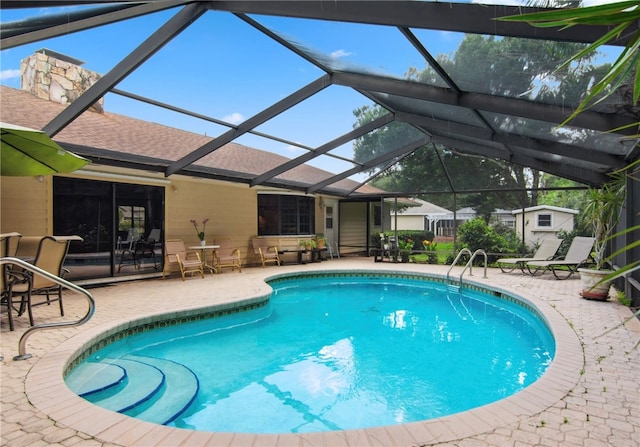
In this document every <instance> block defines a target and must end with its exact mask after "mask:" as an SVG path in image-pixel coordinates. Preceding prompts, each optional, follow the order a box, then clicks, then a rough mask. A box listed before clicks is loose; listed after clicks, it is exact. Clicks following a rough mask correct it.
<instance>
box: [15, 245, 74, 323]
mask: <svg viewBox="0 0 640 447" xmlns="http://www.w3.org/2000/svg"><path fill="white" fill-rule="evenodd" d="M21 242H22V241H21ZM69 242H70V240H69V239H66V238H61V239H58V238H56V237H55V236H45V237H42V238H40V244H39V245H38V252H37V254H36V256H35V260H34V262H33V264H34V265H35V266H36V267H39V268H41V269H42V270H44V271H46V272H48V273H51V274H53V275H55V276H58V277H62V276H63V272H64V269H63V267H62V265H63V264H64V260H65V258H66V256H67V251H68V250H69ZM16 273H17V272H16ZM23 274H24V278H25V279H24V280H22V281H19V282H15V283H13V284H12V287H11V293H10V296H9V303H10V305H12V306H13V305H14V304H20V309H19V311H18V315H22V313H23V312H24V310H25V308H26V310H27V312H28V314H29V323H30V324H31V326H33V312H32V308H33V307H35V306H40V305H43V304H47V305H50V304H51V303H52V302H54V301H58V303H59V305H60V315H61V316H64V307H63V304H62V286H61V285H60V284H58V283H56V282H54V281H52V280H51V279H49V278H46V277H44V276H42V275H39V274H37V273H33V274H32V273H23ZM15 295H17V296H20V297H21V299H20V301H16V300H15V299H14V296H15ZM37 295H44V296H46V299H45V300H43V301H40V302H36V303H34V302H33V298H34V296H37ZM52 296H56V297H55V298H54V297H52Z"/></svg>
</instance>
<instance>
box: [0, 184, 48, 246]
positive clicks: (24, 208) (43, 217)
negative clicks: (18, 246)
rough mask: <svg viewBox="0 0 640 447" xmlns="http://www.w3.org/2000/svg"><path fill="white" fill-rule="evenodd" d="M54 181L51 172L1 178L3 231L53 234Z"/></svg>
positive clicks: (0, 202)
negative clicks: (38, 175)
mask: <svg viewBox="0 0 640 447" xmlns="http://www.w3.org/2000/svg"><path fill="white" fill-rule="evenodd" d="M52 183H53V182H52V177H51V176H45V177H2V178H0V213H1V215H0V233H10V232H12V231H17V232H18V233H21V234H22V235H23V236H41V235H43V234H51V232H52V230H53V210H52V207H51V202H52V201H53V192H52Z"/></svg>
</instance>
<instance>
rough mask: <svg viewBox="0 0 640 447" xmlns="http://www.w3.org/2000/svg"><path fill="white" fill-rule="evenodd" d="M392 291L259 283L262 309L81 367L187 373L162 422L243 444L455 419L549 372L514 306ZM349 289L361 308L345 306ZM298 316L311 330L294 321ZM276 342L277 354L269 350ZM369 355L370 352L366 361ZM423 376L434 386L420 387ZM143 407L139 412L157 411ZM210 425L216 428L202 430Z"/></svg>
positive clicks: (306, 281) (414, 285) (336, 280)
mask: <svg viewBox="0 0 640 447" xmlns="http://www.w3.org/2000/svg"><path fill="white" fill-rule="evenodd" d="M400 283H401V284H400ZM400 283H399V280H398V278H397V277H396V276H395V275H393V276H392V275H372V274H363V275H354V274H348V275H306V276H303V277H297V278H294V279H287V278H281V279H278V280H276V281H272V282H271V285H272V286H273V287H274V289H275V293H274V296H273V298H272V300H271V301H270V303H269V306H261V307H257V308H255V309H253V310H251V311H249V312H244V313H242V314H235V315H230V316H226V317H224V318H218V319H214V320H210V321H206V322H205V321H200V322H195V323H191V324H188V325H184V326H180V327H173V326H172V327H171V328H167V329H160V330H159V331H153V332H144V333H141V334H139V335H136V336H134V337H130V338H127V339H126V340H123V341H120V342H118V343H114V344H111V345H109V346H107V347H106V348H104V349H103V350H101V351H98V352H95V353H93V354H92V355H91V356H90V357H88V358H87V359H86V360H87V361H95V360H104V359H105V358H108V359H113V358H120V359H122V360H121V363H122V362H127V361H132V359H131V358H128V359H127V358H125V357H127V356H131V355H135V356H138V359H137V360H139V357H145V358H158V357H162V358H169V359H171V361H172V362H175V363H176V364H180V365H185V366H186V368H187V369H188V370H190V371H193V372H194V373H195V376H196V377H197V382H198V386H199V389H198V391H197V393H196V395H195V397H194V399H195V400H193V402H189V405H186V406H185V408H186V411H185V412H184V413H182V414H181V415H180V416H179V417H177V418H175V419H173V420H172V421H164V422H169V424H170V425H172V426H176V427H183V428H190V429H197V430H213V431H241V432H242V431H249V432H254V433H278V432H306V431H323V430H337V429H349V428H357V427H368V426H378V425H389V424H399V423H406V422H410V421H414V420H422V419H429V418H433V417H438V416H441V415H446V414H451V413H456V412H459V411H463V410H465V409H468V408H472V407H476V406H478V405H482V404H484V403H488V402H492V401H495V400H498V399H501V398H503V397H505V396H508V395H510V394H513V393H514V392H517V391H519V390H521V389H523V388H524V387H526V386H527V385H529V384H530V383H532V382H533V381H535V380H536V379H537V378H538V377H540V375H542V374H543V372H544V371H545V370H546V368H547V366H548V365H549V363H550V361H551V358H552V356H553V350H554V343H553V338H552V337H551V336H550V334H549V331H548V329H547V328H546V325H545V324H544V323H543V322H542V320H541V318H540V317H539V315H536V312H535V309H532V308H530V306H528V305H527V304H526V303H524V304H519V303H517V302H516V300H512V299H507V298H506V297H504V296H494V295H493V294H490V293H489V294H488V293H481V292H480V291H476V290H465V292H464V293H463V294H462V295H460V294H458V293H457V292H455V291H447V288H446V287H445V285H444V284H443V283H438V282H426V281H425V280H424V279H423V278H411V277H405V278H403V279H402V280H401V281H400ZM331 284H333V286H331ZM427 285H428V287H427ZM374 286H375V287H374ZM356 290H358V291H360V292H363V296H364V297H363V298H357V297H356V296H355V291H356ZM300 291H303V292H304V293H303V297H302V298H300V293H298V292H300ZM313 291H319V292H320V295H319V296H320V297H313V296H312V295H313V293H311V292H313ZM400 300H402V301H400ZM347 304H349V305H350V306H351V305H352V306H353V307H347V306H346V305H347ZM425 304H426V306H425ZM309 314H312V315H315V316H316V317H317V319H315V320H314V321H315V323H313V324H310V323H308V322H305V321H304V320H303V318H302V317H301V315H309ZM494 320H495V321H497V322H499V323H500V324H499V325H497V326H496V325H495V324H494ZM228 325H231V326H235V329H231V330H228V329H225V327H226V326H228ZM191 330H195V332H196V333H197V334H198V335H197V336H193V335H189V334H188V331H191ZM376 330H380V332H376ZM358 331H360V332H358ZM163 332H164V333H163ZM362 332H364V334H363V333H362ZM169 334H170V336H168V335H169ZM267 335H268V336H269V338H267ZM210 336H214V337H215V341H212V339H211V338H209V337H210ZM318 337H323V339H322V340H319V339H318ZM166 338H170V339H172V340H177V339H180V340H183V341H184V340H189V343H188V346H189V349H183V348H171V347H170V345H172V343H168V342H167V340H166ZM276 340H280V341H284V344H283V345H281V346H279V347H276V343H275V341H276ZM134 341H136V342H138V341H139V342H141V343H142V345H143V346H144V347H135V346H134V345H133V344H132V342H134ZM229 341H232V342H233V343H235V345H234V344H233V343H232V344H230V345H228V344H227V342H229ZM505 341H508V342H509V343H508V345H506V346H505V347H504V349H502V350H501V349H498V347H499V346H500V345H502V344H503V342H505ZM383 343H389V344H387V345H384V344H383ZM238 344H239V345H240V348H238V347H237V345H238ZM234 346H236V347H234ZM211 347H215V350H214V351H210V352H209V353H208V354H207V352H206V350H205V348H206V349H207V350H208V349H209V348H211ZM375 347H378V348H382V349H381V350H380V351H379V352H377V353H372V352H370V351H371V348H375ZM454 348H455V349H462V350H463V353H462V354H461V355H460V354H459V353H458V354H457V353H455V352H454ZM519 352H520V353H519ZM522 352H524V353H525V354H522ZM461 357H462V359H463V361H462V362H461V363H457V360H458V359H460V358H461ZM283 359H284V360H283ZM275 360H278V361H280V362H281V363H278V364H277V365H276V366H275V367H274V370H272V371H268V372H263V371H262V369H264V367H265V366H264V364H275V363H274V362H275ZM261 362H262V363H261ZM212 366H213V368H211V367H212ZM118 367H122V364H120V365H118ZM239 371H245V372H246V373H247V375H246V376H245V378H241V377H242V375H241V374H239ZM258 372H260V373H259V374H258ZM432 372H439V373H442V375H441V377H439V378H438V377H431V376H429V375H427V376H426V377H423V375H424V373H432ZM486 372H490V373H491V374H488V375H487V374H485V373H486ZM69 377H72V375H70V376H69ZM491 380H495V382H491ZM478 383H482V384H483V386H482V387H479V386H478ZM182 388H187V387H185V386H183V387H182ZM445 397H446V398H447V399H444V398H445ZM151 403H153V401H152V402H146V404H144V405H141V406H140V407H141V408H142V411H143V412H144V411H147V409H148V407H154V406H156V405H157V404H155V403H154V405H150V404H151ZM425 404H426V406H425ZM145 405H146V406H145ZM158 406H159V405H158ZM234 408H236V410H234ZM237 408H240V409H241V410H237ZM363 409H366V411H364V410H363ZM129 410H130V409H129ZM129 410H127V411H129ZM276 410H283V411H282V414H280V415H278V416H276ZM138 411H139V409H133V410H131V411H130V412H129V413H127V414H133V415H135V413H136V412H138ZM238 411H241V414H242V417H238V414H239V413H238ZM278 414H279V413H278ZM363 414H366V416H367V419H366V420H364V419H363V418H361V417H360V416H361V415H363ZM354 415H357V416H358V417H357V418H355V420H354V418H353V416H354ZM349 419H351V420H349ZM212 420H213V421H215V422H216V424H217V425H215V426H211V425H207V424H209V421H212ZM250 420H253V421H254V422H248V421H250ZM164 422H161V423H164Z"/></svg>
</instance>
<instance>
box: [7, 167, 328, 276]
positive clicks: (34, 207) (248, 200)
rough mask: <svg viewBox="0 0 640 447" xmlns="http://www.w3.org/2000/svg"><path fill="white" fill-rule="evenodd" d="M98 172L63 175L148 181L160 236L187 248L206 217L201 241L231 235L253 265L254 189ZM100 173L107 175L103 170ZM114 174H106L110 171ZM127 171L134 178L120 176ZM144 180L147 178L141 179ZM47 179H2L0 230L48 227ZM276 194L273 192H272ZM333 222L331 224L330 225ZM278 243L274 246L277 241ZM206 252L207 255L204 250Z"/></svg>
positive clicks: (28, 232) (291, 241) (34, 232)
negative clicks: (160, 220) (160, 202)
mask: <svg viewBox="0 0 640 447" xmlns="http://www.w3.org/2000/svg"><path fill="white" fill-rule="evenodd" d="M93 169H96V170H98V174H99V175H98V174H87V175H85V174H69V175H65V176H67V177H76V178H86V179H93V180H103V181H112V182H121V183H137V184H148V185H154V186H159V187H163V188H164V189H165V209H164V213H165V228H164V230H165V235H164V237H165V239H182V240H184V242H185V244H186V245H187V246H189V245H197V244H198V238H197V235H196V230H195V228H194V227H193V225H192V223H191V219H194V220H196V221H197V222H198V225H199V227H200V228H202V221H203V220H204V219H206V218H208V219H209V222H208V223H207V227H206V240H207V242H209V243H214V242H215V239H216V238H220V237H231V238H232V239H233V241H234V244H235V246H236V247H237V248H238V249H240V252H241V258H242V262H243V265H246V264H258V263H259V257H258V256H256V255H255V254H254V253H253V247H252V246H251V237H252V236H255V235H256V234H257V232H258V222H257V209H258V188H250V187H249V186H248V185H244V184H239V183H229V182H222V181H214V180H204V179H192V178H189V177H181V176H171V177H170V178H169V179H166V178H164V177H162V176H161V175H159V174H153V173H141V172H139V171H138V172H136V171H133V170H125V169H118V168H107V167H95V168H93ZM105 171H108V173H106V174H105ZM112 174H115V175H114V176H112V177H110V175H112ZM122 175H132V176H135V177H136V180H129V181H127V180H124V179H122V178H121V177H118V176H122ZM145 178H149V179H150V180H149V181H145V180H144V179H145ZM52 185H53V177H52V176H45V177H41V178H36V177H2V179H1V183H0V204H1V208H0V211H1V213H2V214H1V216H0V232H2V233H8V232H12V231H17V232H19V233H21V234H23V235H25V236H41V235H45V234H52V231H53V207H52V202H53V191H52ZM273 192H274V193H278V192H279V191H273ZM315 215H316V219H315V225H316V232H317V233H322V232H323V231H324V212H323V209H322V208H321V207H320V200H319V198H318V199H317V200H316V209H315ZM336 224H337V223H336ZM302 238H304V237H297V236H293V237H290V238H287V237H277V238H276V239H278V240H279V239H283V240H282V244H284V245H291V246H293V247H296V246H297V241H298V240H299V239H302ZM278 245H280V244H278ZM209 256H210V253H209Z"/></svg>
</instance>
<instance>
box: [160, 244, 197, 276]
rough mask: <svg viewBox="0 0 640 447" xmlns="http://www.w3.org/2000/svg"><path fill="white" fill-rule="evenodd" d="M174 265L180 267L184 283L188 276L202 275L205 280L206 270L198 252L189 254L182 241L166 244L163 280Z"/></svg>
mask: <svg viewBox="0 0 640 447" xmlns="http://www.w3.org/2000/svg"><path fill="white" fill-rule="evenodd" d="M172 265H178V267H179V268H180V274H181V276H182V280H183V281H184V279H185V276H186V275H187V274H191V275H193V274H194V273H198V274H200V276H202V278H203V279H204V268H203V266H202V261H201V260H200V255H199V254H198V253H197V252H187V249H186V248H185V246H184V241H183V240H182V239H168V240H166V241H165V243H164V268H163V269H162V278H164V277H165V274H166V272H167V271H168V270H169V268H170V267H171V266H172Z"/></svg>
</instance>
